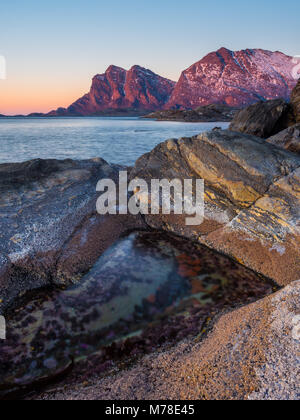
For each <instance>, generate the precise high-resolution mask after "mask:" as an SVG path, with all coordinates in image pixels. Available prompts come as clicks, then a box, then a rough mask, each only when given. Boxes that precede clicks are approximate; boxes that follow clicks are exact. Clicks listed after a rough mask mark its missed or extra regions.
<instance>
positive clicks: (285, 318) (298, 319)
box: [39, 281, 300, 400]
mask: <svg viewBox="0 0 300 420" xmlns="http://www.w3.org/2000/svg"><path fill="white" fill-rule="evenodd" d="M299 294H300V281H297V282H294V283H292V284H291V285H289V286H287V287H286V288H285V289H283V290H282V291H280V292H278V293H277V294H275V295H272V296H271V297H267V298H265V299H263V300H261V301H259V302H256V303H254V304H252V305H249V306H246V307H244V308H241V309H239V310H236V311H234V312H231V313H229V314H227V315H224V316H223V317H222V318H221V319H220V320H219V322H218V323H217V324H216V326H215V328H214V329H213V331H212V332H211V333H210V334H209V336H208V338H207V339H206V340H205V341H204V342H203V343H200V344H199V343H198V344H197V342H196V340H186V341H184V342H182V343H181V344H179V345H178V346H176V347H175V348H174V349H171V350H169V351H165V352H162V353H158V354H156V355H151V356H147V357H145V358H144V359H142V360H141V362H139V363H138V364H137V365H136V366H135V367H133V368H132V369H130V370H128V371H127V370H125V371H123V372H120V373H118V374H116V375H115V376H110V377H108V378H104V379H101V380H99V379H96V378H92V379H91V378H90V380H89V382H88V383H86V384H85V385H84V386H83V385H82V384H78V385H77V386H74V387H67V388H65V389H63V388H60V390H59V391H57V392H53V391H52V392H47V393H45V394H42V395H40V396H39V398H40V399H65V400H68V399H72V400H74V399H80V400H81V399H84V400H95V399H100V400H101V399H103V400H216V399H217V400H299V383H298V382H299V380H298V375H297V372H298V367H299V356H298V354H299V344H300V333H299V331H300V330H299V328H300V315H299Z"/></svg>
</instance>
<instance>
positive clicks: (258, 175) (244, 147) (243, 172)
mask: <svg viewBox="0 0 300 420" xmlns="http://www.w3.org/2000/svg"><path fill="white" fill-rule="evenodd" d="M131 177H132V178H135V177H138V178H142V179H146V180H148V182H150V180H151V179H152V178H158V179H162V178H166V179H174V178H179V179H182V180H183V179H197V178H202V179H204V180H205V219H204V223H202V225H199V226H186V225H185V217H184V216H178V215H174V214H171V215H147V216H145V220H146V222H147V224H148V225H150V226H151V227H154V228H159V229H163V230H167V231H171V232H173V233H176V234H179V235H182V236H185V237H188V238H191V239H193V240H197V241H199V242H201V243H203V244H205V245H207V246H209V247H210V248H213V249H215V250H217V251H220V252H222V253H225V254H227V255H229V256H231V257H233V258H235V259H236V260H238V261H239V262H241V263H242V264H243V265H245V266H247V267H250V268H251V269H253V270H255V271H256V272H258V273H261V274H263V275H265V276H267V277H269V278H272V279H273V280H275V281H276V282H277V283H278V284H280V285H286V284H288V283H290V282H292V281H294V280H297V279H298V278H299V277H300V269H299V267H300V225H299V220H300V158H299V156H297V155H295V154H293V153H290V152H288V151H285V150H281V149H279V148H278V147H276V146H273V145H270V144H268V143H266V142H265V141H264V140H263V139H260V138H258V137H254V136H250V135H245V134H240V133H236V132H231V131H228V130H225V131H221V130H218V131H213V132H209V133H204V134H201V135H199V136H197V137H193V138H183V139H180V140H169V141H166V142H165V143H162V144H160V145H159V146H157V147H156V148H155V149H154V150H153V151H152V152H150V153H149V154H146V155H144V156H142V157H141V158H140V159H139V160H138V161H137V163H136V165H135V167H134V169H133V171H132V173H131Z"/></svg>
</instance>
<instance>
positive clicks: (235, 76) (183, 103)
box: [164, 48, 300, 109]
mask: <svg viewBox="0 0 300 420" xmlns="http://www.w3.org/2000/svg"><path fill="white" fill-rule="evenodd" d="M294 69H295V63H294V62H293V58H292V57H289V56H287V55H285V54H283V53H281V52H278V51H277V52H271V51H266V50H261V49H254V50H253V49H247V50H242V51H236V52H234V51H230V50H228V49H226V48H221V49H219V50H218V51H216V52H213V53H210V54H208V55H207V56H206V57H204V58H203V59H202V60H200V61H198V62H197V63H195V64H193V65H192V66H191V67H189V68H188V69H187V70H185V71H184V72H183V73H182V75H181V77H180V79H179V81H178V83H177V84H176V87H175V89H174V91H173V93H172V95H171V98H170V100H169V101H168V102H167V104H166V105H165V107H164V108H165V109H172V108H185V109H187V108H188V109H195V108H197V107H199V106H203V105H209V104H212V103H213V104H226V105H230V106H237V107H242V106H245V105H249V104H252V103H255V102H257V101H260V100H269V99H275V98H284V99H289V97H290V94H291V91H292V89H293V88H294V87H295V85H296V80H295V77H293V70H294ZM299 76H300V75H299Z"/></svg>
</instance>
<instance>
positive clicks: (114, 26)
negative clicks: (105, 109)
mask: <svg viewBox="0 0 300 420" xmlns="http://www.w3.org/2000/svg"><path fill="white" fill-rule="evenodd" d="M299 16H300V2H299V0H285V1H284V2H282V0H251V1H250V0H243V1H242V0H226V1H225V0H211V1H207V0H205V1H201V0H185V1H182V0H180V1H178V0H151V1H147V0H126V1H125V0H110V1H109V0H106V1H102V0H85V1H82V0H81V1H80V0H51V2H46V1H40V0H39V1H33V0H26V1H24V0H10V1H4V0H3V2H2V4H1V8H0V28H1V29H0V56H3V57H5V60H6V72H7V73H6V79H5V80H1V68H0V114H9V115H12V114H19V113H22V114H27V113H30V112H35V111H37V112H47V111H50V110H52V109H56V108H57V107H59V106H64V107H66V106H69V105H70V104H71V103H72V102H74V100H76V99H78V98H79V97H81V96H82V95H83V94H84V93H86V92H88V91H89V88H90V85H91V78H92V77H93V76H94V75H95V74H98V73H103V72H104V71H105V70H106V68H107V67H108V66H109V65H110V64H115V65H118V66H120V67H123V68H126V69H129V68H130V67H131V66H133V65H135V64H139V65H141V66H143V67H146V68H149V69H151V70H152V71H154V72H156V73H158V74H160V75H162V76H165V77H168V78H170V79H173V80H175V81H177V80H178V78H179V76H180V73H181V72H182V71H183V70H184V69H186V68H187V67H189V66H190V65H192V64H193V63H195V62H196V61H198V60H200V59H201V58H202V57H203V56H205V55H206V54H208V53H209V52H211V51H215V50H217V49H218V48H220V47H222V46H224V47H227V48H229V49H232V50H240V49H245V48H264V49H269V50H273V51H276V50H280V51H282V52H284V53H286V54H289V55H300V43H299V40H300V25H299ZM0 66H1V60H0Z"/></svg>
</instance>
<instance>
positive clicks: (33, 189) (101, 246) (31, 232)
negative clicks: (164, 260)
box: [0, 159, 142, 312]
mask: <svg viewBox="0 0 300 420" xmlns="http://www.w3.org/2000/svg"><path fill="white" fill-rule="evenodd" d="M118 172H119V168H118V167H116V166H112V165H109V164H108V163H106V162H105V161H104V160H102V159H94V160H86V161H80V162H79V161H72V160H65V161H56V160H34V161H30V162H25V163H17V164H3V165H0V193H1V194H0V255H1V258H0V312H1V310H3V309H4V308H5V307H7V305H8V304H9V303H11V302H12V301H13V299H14V298H15V297H16V296H18V295H19V294H20V293H24V292H25V291H27V290H31V289H34V288H38V287H42V286H49V285H53V284H58V285H68V284H70V283H72V282H74V281H76V280H78V277H80V275H81V274H82V272H85V271H86V270H88V269H89V268H90V267H91V266H92V265H93V263H94V262H95V261H96V260H97V258H98V257H99V255H101V253H102V252H103V251H104V250H105V249H106V248H107V247H108V246H109V245H111V244H112V243H113V241H114V240H116V239H118V238H119V236H120V235H121V234H122V233H123V232H127V231H130V230H132V229H133V228H135V227H139V226H142V222H141V220H140V219H138V218H137V217H135V218H134V220H133V218H130V217H129V218H128V219H127V218H125V217H123V218H122V219H118V220H116V219H115V218H113V219H112V220H110V218H109V217H105V218H104V217H101V216H99V215H98V214H97V213H96V200H97V198H98V194H97V193H96V185H97V182H98V181H99V180H100V179H101V178H112V179H117V177H118ZM108 226H109V227H108Z"/></svg>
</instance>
